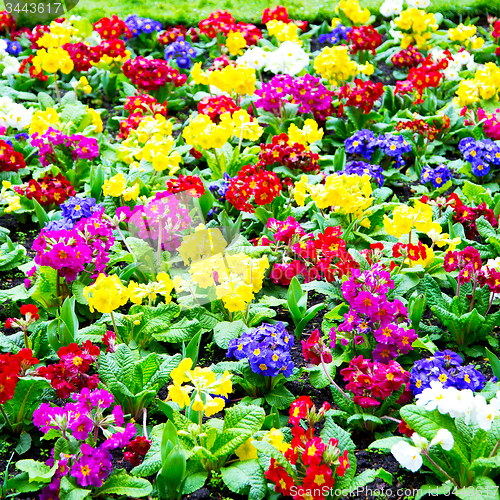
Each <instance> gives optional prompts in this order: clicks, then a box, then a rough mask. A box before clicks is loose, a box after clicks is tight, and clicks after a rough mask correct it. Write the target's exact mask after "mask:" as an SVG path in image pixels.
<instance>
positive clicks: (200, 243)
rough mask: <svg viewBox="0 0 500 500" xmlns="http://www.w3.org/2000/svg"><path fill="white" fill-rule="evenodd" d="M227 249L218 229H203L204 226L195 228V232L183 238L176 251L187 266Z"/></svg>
mask: <svg viewBox="0 0 500 500" xmlns="http://www.w3.org/2000/svg"><path fill="white" fill-rule="evenodd" d="M226 247H227V241H226V240H225V239H224V236H222V233H221V231H220V229H216V228H210V229H205V227H204V226H201V225H200V226H199V227H197V228H196V230H195V232H194V233H192V234H189V235H187V236H184V237H183V238H182V243H181V245H180V246H179V248H178V249H177V251H178V252H179V254H180V255H181V257H182V260H183V261H184V265H185V266H187V265H189V264H190V263H193V262H198V261H199V260H201V259H206V258H208V257H213V256H214V255H217V254H220V253H221V252H223V251H224V249H225V248H226Z"/></svg>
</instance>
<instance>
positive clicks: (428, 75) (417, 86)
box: [395, 50, 453, 104]
mask: <svg viewBox="0 0 500 500" xmlns="http://www.w3.org/2000/svg"><path fill="white" fill-rule="evenodd" d="M443 55H444V57H443V58H442V59H440V60H439V61H438V62H434V61H433V60H432V57H431V56H427V57H426V58H425V59H424V60H423V61H422V64H421V65H420V66H418V67H417V68H411V69H410V73H409V74H408V77H407V78H406V80H398V81H397V82H396V91H395V93H396V94H402V95H404V94H407V93H408V92H413V91H415V92H416V94H417V99H416V100H415V104H421V103H423V102H424V100H423V99H422V94H423V92H424V90H425V89H426V88H431V87H432V88H435V87H437V86H438V85H439V83H440V82H441V79H442V78H443V74H442V73H441V71H443V70H445V69H446V68H447V67H448V61H449V60H451V59H452V57H453V56H452V55H451V53H450V51H449V50H445V51H444V53H443Z"/></svg>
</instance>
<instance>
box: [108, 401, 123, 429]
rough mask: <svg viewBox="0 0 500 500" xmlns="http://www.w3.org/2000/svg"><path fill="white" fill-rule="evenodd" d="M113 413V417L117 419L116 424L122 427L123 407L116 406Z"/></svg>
mask: <svg viewBox="0 0 500 500" xmlns="http://www.w3.org/2000/svg"><path fill="white" fill-rule="evenodd" d="M111 413H112V414H113V417H114V419H115V424H116V425H117V426H118V427H121V426H122V425H123V422H124V419H123V410H122V407H121V406H120V405H117V406H115V407H114V408H113V411H112V412H111Z"/></svg>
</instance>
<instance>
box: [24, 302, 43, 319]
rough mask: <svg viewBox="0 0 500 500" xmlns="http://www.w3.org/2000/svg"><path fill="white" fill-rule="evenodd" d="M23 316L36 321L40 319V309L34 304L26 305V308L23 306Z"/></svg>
mask: <svg viewBox="0 0 500 500" xmlns="http://www.w3.org/2000/svg"><path fill="white" fill-rule="evenodd" d="M21 314H22V315H24V316H29V318H33V319H34V320H35V321H36V320H37V319H38V318H39V316H38V307H36V306H35V305H34V304H25V305H24V306H21ZM29 318H27V319H29Z"/></svg>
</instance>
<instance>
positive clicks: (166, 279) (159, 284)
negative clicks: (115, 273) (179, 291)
mask: <svg viewBox="0 0 500 500" xmlns="http://www.w3.org/2000/svg"><path fill="white" fill-rule="evenodd" d="M173 288H174V284H173V282H172V280H171V279H170V276H169V275H168V274H167V273H159V274H157V276H156V281H152V282H150V283H147V284H144V283H136V282H135V281H131V282H130V283H129V285H128V292H129V296H130V300H131V301H132V302H133V303H134V304H142V301H143V300H144V299H148V302H149V303H150V304H151V302H152V301H153V300H155V299H156V297H157V296H158V295H163V297H165V304H168V303H169V302H170V301H171V300H172V296H171V295H170V294H171V292H172V290H173Z"/></svg>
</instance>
